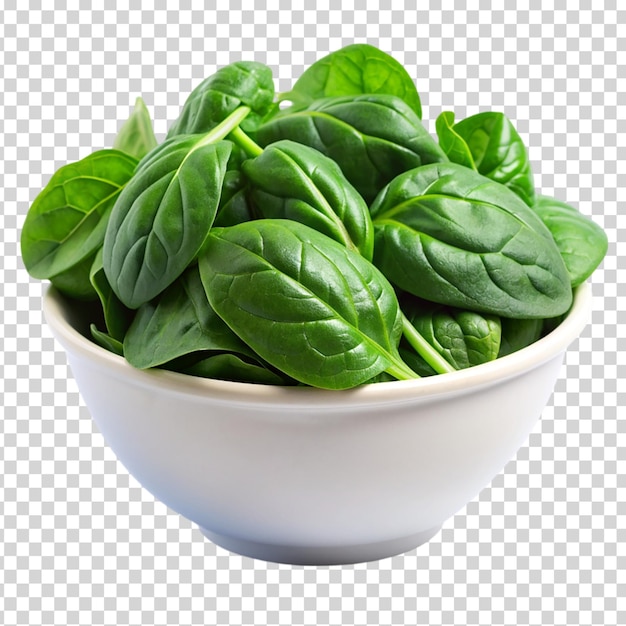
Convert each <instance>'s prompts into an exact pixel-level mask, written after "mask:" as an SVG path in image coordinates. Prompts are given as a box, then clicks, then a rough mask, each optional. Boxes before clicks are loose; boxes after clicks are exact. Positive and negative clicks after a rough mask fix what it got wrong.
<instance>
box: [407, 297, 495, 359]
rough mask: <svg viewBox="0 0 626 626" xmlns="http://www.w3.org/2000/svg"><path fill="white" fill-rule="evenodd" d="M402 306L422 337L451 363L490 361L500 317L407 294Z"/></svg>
mask: <svg viewBox="0 0 626 626" xmlns="http://www.w3.org/2000/svg"><path fill="white" fill-rule="evenodd" d="M402 310H403V311H404V314H405V315H406V316H407V318H408V319H409V321H410V322H411V324H412V325H413V326H414V327H415V329H416V330H417V331H418V332H419V333H420V334H421V335H422V337H424V339H425V340H426V341H427V342H428V343H429V344H430V345H431V346H433V347H434V348H435V350H436V351H437V352H438V353H439V354H440V355H441V356H443V358H444V359H445V360H446V361H448V363H451V364H452V365H453V366H454V368H455V369H464V368H467V367H472V366H474V365H480V364H481V363H487V362H489V361H493V360H494V359H496V358H497V356H498V351H499V349H500V338H501V325H500V318H498V317H497V316H495V315H489V314H482V313H477V312H476V311H468V310H464V309H458V308H456V307H447V306H443V305H439V304H435V303H432V302H427V301H425V300H422V299H419V298H414V297H412V298H411V297H409V298H406V299H405V300H404V301H403V302H402Z"/></svg>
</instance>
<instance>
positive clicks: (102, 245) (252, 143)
mask: <svg viewBox="0 0 626 626" xmlns="http://www.w3.org/2000/svg"><path fill="white" fill-rule="evenodd" d="M421 117H422V108H421V102H420V97H419V95H418V92H417V89H416V87H415V84H414V82H413V80H412V79H411V77H410V76H409V74H408V72H407V71H406V69H405V68H404V67H403V66H402V65H401V64H400V63H398V61H396V60H395V59H393V58H392V57H391V56H389V55H388V54H386V53H385V52H383V51H381V50H378V49H377V48H375V47H373V46H370V45H367V44H354V45H350V46H347V47H345V48H342V49H341V50H338V51H336V52H334V53H332V54H329V55H327V56H325V57H324V58H322V59H320V60H318V61H317V62H316V63H314V64H313V65H312V66H311V67H309V68H308V69H307V70H306V71H305V72H304V73H303V74H302V76H301V77H300V78H299V79H298V80H297V81H296V82H295V83H294V85H293V87H292V89H291V90H290V91H289V92H287V93H283V94H277V93H276V92H275V88H274V81H273V75H272V71H271V69H270V68H269V67H267V66H265V65H263V64H261V63H257V62H253V61H240V62H237V63H233V64H232V65H228V66H226V67H223V68H221V69H220V70H219V71H217V72H216V73H215V74H213V75H211V76H209V77H207V78H206V79H205V80H204V81H203V82H201V83H200V84H199V85H198V86H197V87H196V88H195V89H194V90H193V92H192V93H191V95H190V96H189V98H188V99H187V101H186V103H185V104H184V106H183V108H182V110H181V113H180V116H179V118H178V119H176V120H174V121H173V122H172V123H171V125H170V127H169V132H168V133H167V137H166V138H165V140H164V141H162V142H158V141H157V139H156V137H155V135H154V132H153V125H152V121H151V119H150V115H149V113H148V110H147V108H146V106H145V104H144V102H143V100H142V99H141V98H139V99H138V100H137V102H136V105H135V109H134V111H133V112H132V114H131V115H130V117H129V119H128V120H127V121H126V122H125V123H124V124H123V125H122V127H121V128H120V130H119V133H118V135H117V137H116V139H115V143H114V146H113V147H112V148H110V149H103V150H98V151H96V152H94V153H92V154H90V155H89V156H87V157H85V158H83V159H82V160H80V161H78V162H76V163H71V164H68V165H65V166H64V167H61V168H60V169H59V170H58V171H57V172H56V173H55V174H54V175H53V176H52V178H51V179H50V181H49V183H48V184H47V186H46V187H45V188H44V189H43V190H42V191H41V193H40V194H39V195H38V196H37V197H36V199H35V200H34V202H33V204H32V206H31V207H30V210H29V212H28V214H27V216H26V219H25V222H24V226H23V229H22V235H21V249H22V257H23V260H24V264H25V266H26V268H27V270H28V272H29V273H30V274H31V275H32V276H33V277H36V278H40V279H47V280H49V281H50V282H51V283H52V284H53V285H54V286H55V287H56V288H57V289H58V290H60V291H61V292H63V293H64V294H65V295H66V296H67V297H68V298H71V299H72V300H74V301H75V303H76V307H77V308H81V309H82V310H83V312H84V315H87V316H89V322H90V324H91V337H92V338H93V340H94V341H95V342H97V343H98V344H100V345H101V346H102V347H104V348H106V349H107V350H110V351H112V352H115V353H117V354H119V355H121V356H123V357H125V358H126V359H127V361H128V362H129V363H131V364H132V365H133V366H135V367H137V368H141V369H147V368H153V367H160V368H165V369H169V370H174V371H178V372H182V373H186V374H189V375H194V376H205V377H210V378H218V379H224V380H234V381H242V382H254V383H262V384H275V385H310V386H316V387H322V388H329V389H347V388H351V387H355V386H357V385H361V384H363V383H368V382H378V381H386V380H394V379H399V380H406V379H411V378H416V377H419V376H430V375H436V374H445V373H447V372H451V371H454V370H457V369H462V368H467V367H472V366H475V365H480V364H481V363H486V362H488V361H491V360H494V359H496V358H499V357H503V356H506V355H507V354H510V353H511V352H514V351H516V350H519V349H521V348H523V347H525V346H527V345H529V344H530V343H532V342H534V341H536V340H537V339H539V338H540V337H541V336H542V334H544V333H545V332H548V331H549V330H550V329H552V328H554V327H555V325H556V324H558V321H559V320H560V319H561V318H562V317H563V316H564V315H566V314H567V312H568V310H569V308H570V306H571V303H572V297H573V296H572V290H573V289H574V288H575V287H576V286H577V285H579V284H580V283H582V282H583V281H585V280H586V279H587V278H588V277H589V276H590V275H591V273H592V272H593V271H594V270H595V268H596V267H597V266H598V265H599V264H600V263H601V261H602V259H603V257H604V255H605V254H606V251H607V237H606V235H605V233H604V231H603V230H602V229H601V228H600V227H599V226H598V225H597V224H596V223H594V222H593V221H592V220H590V219H589V218H588V217H586V216H584V215H583V214H582V213H580V212H579V211H578V210H577V209H575V208H574V207H572V206H570V205H567V204H565V203H563V202H561V201H559V200H556V199H553V198H549V197H546V196H544V195H541V194H539V193H538V192H537V191H536V189H535V185H534V181H533V173H532V169H531V165H530V161H529V158H528V153H527V150H526V146H525V145H524V143H523V141H522V139H521V137H520V136H519V134H518V133H517V131H516V130H515V128H514V126H513V124H512V123H511V121H510V120H509V119H508V118H507V117H506V116H505V115H504V114H502V113H499V112H490V111H487V112H480V113H477V114H476V115H473V116H471V117H468V118H467V119H464V120H461V121H459V122H456V123H455V119H454V114H453V113H452V112H448V111H445V112H442V113H441V114H440V115H439V117H438V118H437V120H436V133H437V138H436V139H435V138H434V137H433V136H431V135H430V134H429V132H428V131H427V130H426V127H425V126H424V125H423V123H422V121H421Z"/></svg>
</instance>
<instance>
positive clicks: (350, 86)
mask: <svg viewBox="0 0 626 626" xmlns="http://www.w3.org/2000/svg"><path fill="white" fill-rule="evenodd" d="M359 94H386V95H391V96H398V97H399V98H402V100H404V101H405V102H406V103H407V104H408V105H409V106H410V107H411V109H413V111H414V112H415V114H416V115H417V116H418V117H419V118H420V119H421V117H422V105H421V103H420V98H419V94H418V93H417V89H416V88H415V83H414V82H413V79H412V78H411V77H410V76H409V73H408V72H407V71H406V69H405V68H404V67H403V66H402V65H401V64H400V63H399V62H398V61H397V60H396V59H394V58H393V57H392V56H390V55H388V54H387V53H385V52H383V51H382V50H379V49H378V48H375V47H374V46H371V45H369V44H363V43H356V44H351V45H349V46H345V47H344V48H341V49H340V50H337V51H335V52H332V53H330V54H328V55H326V56H325V57H323V58H321V59H319V60H318V61H316V62H315V63H313V65H311V66H310V67H309V68H308V69H306V70H305V72H304V73H303V74H302V75H301V76H300V78H299V79H298V80H297V81H296V82H295V84H294V86H293V88H292V90H291V91H289V92H287V93H285V94H282V95H281V97H280V99H281V100H290V101H292V102H294V104H295V105H296V106H302V105H304V106H307V105H309V104H310V103H311V102H313V101H314V100H319V99H320V98H326V97H334V96H353V95H359Z"/></svg>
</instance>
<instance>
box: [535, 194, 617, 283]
mask: <svg viewBox="0 0 626 626" xmlns="http://www.w3.org/2000/svg"><path fill="white" fill-rule="evenodd" d="M533 209H534V211H535V212H536V213H537V215H539V217H540V218H541V219H542V221H543V223H544V224H545V225H546V226H547V227H548V229H549V230H550V232H551V233H552V236H553V237H554V241H555V242H556V245H557V247H558V249H559V251H560V253H561V256H562V257H563V261H564V262H565V267H567V271H568V272H569V275H570V279H571V282H572V287H576V286H578V285H580V284H581V283H583V282H585V281H586V280H587V278H589V276H591V274H592V273H593V272H594V270H595V269H596V268H597V267H598V266H599V265H600V263H601V262H602V259H604V257H605V255H606V253H607V250H608V245H609V242H608V238H607V236H606V233H605V232H604V230H602V228H600V226H598V225H597V224H596V223H595V222H594V221H593V220H591V219H590V218H588V217H587V216H586V215H583V214H582V213H580V212H579V211H578V210H577V209H575V208H574V207H572V206H570V205H569V204H565V203H564V202H560V201H559V200H556V199H555V198H550V197H548V196H539V197H538V198H537V202H536V203H535V205H534V206H533Z"/></svg>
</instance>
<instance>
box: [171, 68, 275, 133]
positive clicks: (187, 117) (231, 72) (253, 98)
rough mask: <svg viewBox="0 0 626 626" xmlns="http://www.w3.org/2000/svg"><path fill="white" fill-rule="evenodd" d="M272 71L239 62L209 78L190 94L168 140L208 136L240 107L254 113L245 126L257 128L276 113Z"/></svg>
mask: <svg viewBox="0 0 626 626" xmlns="http://www.w3.org/2000/svg"><path fill="white" fill-rule="evenodd" d="M273 102H274V78H273V76H272V70H271V69H270V68H269V67H267V66H266V65H263V64H262V63H257V62H255V61H238V62H236V63H231V64H230V65H226V66H225V67H222V68H221V69H219V70H218V71H217V72H215V74H213V75H212V76H209V77H208V78H205V79H204V80H203V81H202V82H201V83H200V84H199V85H198V86H197V87H196V88H195V89H194V90H193V91H192V92H191V94H190V95H189V97H188V98H187V101H186V102H185V104H184V106H183V109H182V111H181V113H180V116H179V117H178V119H177V120H176V121H175V122H174V123H173V124H172V126H171V127H170V129H169V131H168V133H167V138H168V139H170V138H172V137H175V136H176V135H193V134H198V133H206V132H207V131H209V130H211V129H212V128H214V127H215V126H217V124H219V123H220V122H221V121H223V120H224V119H226V117H228V116H229V115H230V114H231V113H232V112H233V111H235V110H236V109H237V108H238V107H240V106H247V107H249V108H250V109H251V113H250V115H249V116H248V118H247V121H246V123H244V128H245V127H251V128H255V127H256V126H258V125H259V124H260V123H261V121H262V119H263V118H264V117H265V116H266V115H267V114H268V113H270V112H271V111H273V110H274V105H273Z"/></svg>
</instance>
